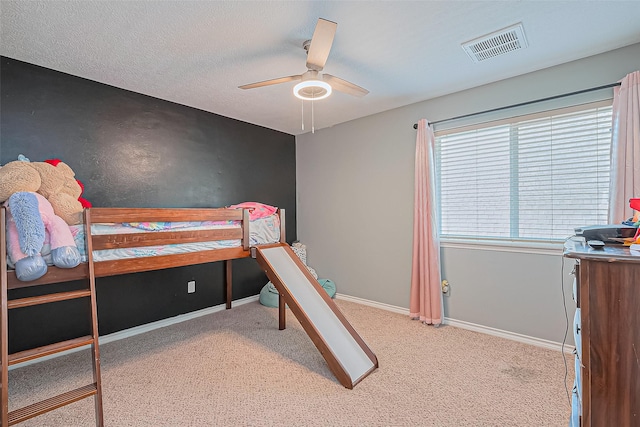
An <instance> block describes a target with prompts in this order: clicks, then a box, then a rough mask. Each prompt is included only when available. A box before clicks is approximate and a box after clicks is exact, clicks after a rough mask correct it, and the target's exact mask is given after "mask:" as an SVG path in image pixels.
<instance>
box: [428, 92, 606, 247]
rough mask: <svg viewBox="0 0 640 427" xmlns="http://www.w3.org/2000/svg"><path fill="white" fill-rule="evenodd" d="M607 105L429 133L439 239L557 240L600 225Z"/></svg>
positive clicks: (603, 205) (603, 212)
mask: <svg viewBox="0 0 640 427" xmlns="http://www.w3.org/2000/svg"><path fill="white" fill-rule="evenodd" d="M610 104H611V102H610V101H608V102H607V103H604V104H603V103H599V104H588V105H583V106H579V107H573V108H570V109H563V110H556V111H552V112H545V113H539V114H536V115H529V116H524V117H517V118H513V119H509V120H503V121H500V122H492V123H489V124H486V123H485V124H483V125H477V126H474V127H472V128H471V127H467V128H462V129H452V130H449V131H445V132H436V179H437V191H438V199H439V208H440V218H441V221H440V226H441V230H440V231H441V235H442V237H445V238H446V237H465V238H469V237H472V238H502V239H510V240H532V239H533V240H536V239H538V240H564V239H565V238H566V237H567V236H570V235H572V234H573V232H574V228H575V227H579V226H585V225H593V224H604V223H606V221H607V210H608V198H609V168H610V146H611V105H610Z"/></svg>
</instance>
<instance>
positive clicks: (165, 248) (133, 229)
mask: <svg viewBox="0 0 640 427" xmlns="http://www.w3.org/2000/svg"><path fill="white" fill-rule="evenodd" d="M240 226H241V223H240V221H204V222H173V223H171V222H140V223H123V224H119V223H118V224H92V225H91V234H93V235H105V234H128V233H162V232H167V231H187V230H211V229H222V228H240ZM69 228H70V229H71V234H72V235H73V238H74V240H75V243H76V246H77V247H78V250H79V251H80V254H81V256H82V262H86V261H87V251H86V244H85V227H84V225H71V226H69ZM279 240H280V218H279V216H278V215H277V214H273V215H269V216H267V217H263V218H257V219H253V220H250V221H249V245H250V246H256V245H263V244H269V243H277V242H278V241H279ZM7 243H8V242H7ZM241 243H242V242H241V241H240V239H232V240H218V241H212V242H198V243H186V244H171V245H159V246H145V247H140V248H121V249H109V250H101V251H94V252H93V260H94V262H100V261H112V260H116V259H125V258H138V257H149V256H161V255H173V254H180V253H188V252H198V251H203V250H210V249H225V248H233V247H238V246H240V245H241ZM40 253H41V254H42V256H43V258H44V260H45V262H46V263H47V264H48V265H52V260H51V246H50V242H49V233H48V232H47V233H46V236H45V243H44V245H43V247H42V250H41V251H40ZM7 265H8V267H9V268H14V264H13V262H12V261H11V259H10V257H9V255H7Z"/></svg>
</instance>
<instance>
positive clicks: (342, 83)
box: [322, 74, 369, 97]
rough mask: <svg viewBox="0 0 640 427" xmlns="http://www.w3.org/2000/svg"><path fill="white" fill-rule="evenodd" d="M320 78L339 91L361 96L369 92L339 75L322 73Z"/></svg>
mask: <svg viewBox="0 0 640 427" xmlns="http://www.w3.org/2000/svg"><path fill="white" fill-rule="evenodd" d="M322 80H324V81H325V82H327V83H329V84H330V85H331V87H332V88H333V89H335V90H337V91H340V92H344V93H348V94H349V95H353V96H357V97H363V96H365V95H366V94H368V93H369V91H368V90H366V89H365V88H363V87H360V86H358V85H356V84H353V83H351V82H348V81H346V80H343V79H341V78H339V77H336V76H332V75H331V74H323V75H322Z"/></svg>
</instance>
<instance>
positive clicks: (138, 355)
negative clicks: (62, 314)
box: [9, 300, 573, 427]
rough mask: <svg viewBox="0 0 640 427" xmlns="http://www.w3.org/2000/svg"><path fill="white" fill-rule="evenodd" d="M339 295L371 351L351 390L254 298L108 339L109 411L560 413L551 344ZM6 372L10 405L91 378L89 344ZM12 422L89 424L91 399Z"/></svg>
mask: <svg viewBox="0 0 640 427" xmlns="http://www.w3.org/2000/svg"><path fill="white" fill-rule="evenodd" d="M337 303H338V305H339V307H340V309H341V310H342V311H343V312H344V314H345V316H346V317H347V318H348V319H349V321H350V322H351V324H352V325H353V326H354V328H355V329H356V330H357V331H358V332H359V333H360V335H361V336H362V337H363V339H364V340H365V341H366V342H367V343H368V344H369V346H370V347H371V349H372V350H373V351H374V353H376V355H377V357H378V360H379V363H380V368H379V369H378V370H376V371H375V372H374V373H372V374H371V375H369V376H368V377H367V378H365V379H364V380H362V382H360V383H359V384H358V385H357V386H356V387H355V388H354V389H353V390H348V389H345V388H344V387H342V386H341V385H340V384H339V383H338V381H337V380H336V379H335V378H334V377H333V375H332V373H331V371H329V369H328V367H327V365H326V363H325V361H324V359H323V358H322V356H321V355H320V353H319V352H318V351H317V349H316V348H315V347H314V345H313V343H312V342H311V340H310V339H309V338H308V337H307V336H306V334H305V332H304V330H302V328H301V327H300V325H299V324H298V322H297V321H296V320H295V317H294V316H293V314H292V313H291V312H290V311H288V313H287V314H288V317H287V320H288V325H287V326H288V327H287V329H286V330H284V331H279V330H278V320H277V318H278V313H277V309H273V308H266V307H264V306H261V305H260V304H259V303H257V302H255V303H250V304H246V305H242V306H239V307H236V308H233V309H232V310H227V311H224V312H218V313H215V314H211V315H207V316H203V317H200V318H197V319H194V320H189V321H186V322H182V323H180V324H177V325H173V326H169V327H166V328H162V329H158V330H154V331H152V332H148V333H145V334H141V335H137V336H135V337H131V338H127V339H123V340H119V341H114V342H111V343H108V344H105V345H103V346H102V347H101V353H102V384H103V391H104V415H105V424H106V425H107V426H114V427H116V426H118V427H119V426H154V427H155V426H243V425H244V426H425V427H427V426H443V427H444V426H452V427H453V426H456V427H461V426H509V427H512V426H535V427H540V426H566V425H567V423H568V417H569V412H570V408H569V404H568V401H567V396H566V391H565V386H564V376H565V365H564V362H563V358H562V354H561V353H560V352H556V351H551V350H545V349H541V348H538V347H533V346H529V345H526V344H520V343H517V342H513V341H509V340H505V339H501V338H496V337H492V336H488V335H484V334H480V333H476V332H471V331H467V330H463V329H458V328H454V327H450V326H444V327H441V328H433V327H431V326H425V325H423V324H421V323H419V322H417V321H411V320H409V319H408V318H407V317H406V316H403V315H401V314H396V313H391V312H387V311H383V310H379V309H376V308H372V307H367V306H363V305H359V304H355V303H351V302H346V301H340V300H338V301H337ZM9 376H10V384H9V386H10V407H11V409H14V408H17V407H19V406H24V405H25V404H27V403H30V402H32V401H34V400H39V399H41V398H43V397H48V396H51V395H54V394H57V393H60V392H62V391H66V390H68V389H70V388H73V387H77V386H81V385H85V384H87V383H90V382H91V381H90V379H91V367H90V360H89V353H88V351H82V352H77V353H74V354H70V355H66V356H63V357H61V358H57V359H53V360H47V361H44V362H40V363H37V364H34V365H30V366H26V367H22V368H18V369H15V370H13V371H11V372H10V373H9ZM572 381H573V379H572V378H569V379H568V382H569V383H570V384H571V383H572ZM60 387H66V388H65V389H62V388H60ZM20 425H21V426H25V427H27V426H69V427H72V426H91V425H94V412H93V399H92V398H91V399H85V400H83V401H80V402H77V403H74V404H72V405H69V406H66V407H63V408H61V409H58V410H56V411H53V412H50V413H47V414H45V415H42V416H40V417H37V418H33V419H31V420H29V421H27V422H25V423H23V424H20Z"/></svg>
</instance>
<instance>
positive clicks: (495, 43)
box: [462, 23, 527, 62]
mask: <svg viewBox="0 0 640 427" xmlns="http://www.w3.org/2000/svg"><path fill="white" fill-rule="evenodd" d="M525 47H527V39H526V38H525V37H524V29H523V28H522V23H518V24H516V25H512V26H511V27H508V28H505V29H502V30H500V31H496V32H494V33H491V34H487V35H485V36H482V37H478V38H477V39H473V40H471V41H468V42H466V43H463V44H462V48H463V49H464V51H465V52H467V55H469V57H470V58H471V59H472V60H473V62H481V61H484V60H485V59H489V58H493V57H495V56H500V55H504V54H505V53H509V52H512V51H514V50H520V49H524V48H525Z"/></svg>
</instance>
